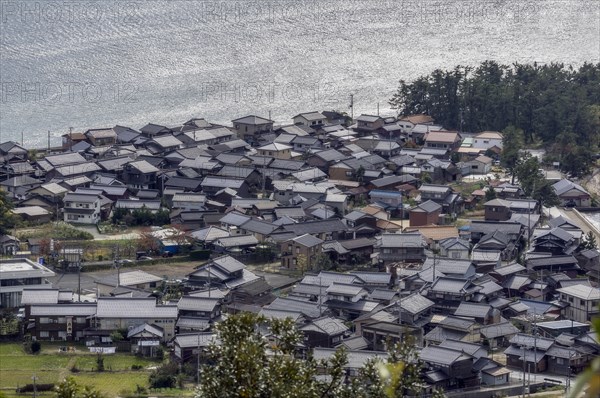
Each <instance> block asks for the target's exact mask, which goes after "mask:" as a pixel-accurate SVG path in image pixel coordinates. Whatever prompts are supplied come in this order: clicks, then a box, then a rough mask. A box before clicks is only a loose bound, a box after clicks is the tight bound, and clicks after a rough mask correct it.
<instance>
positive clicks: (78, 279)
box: [77, 261, 81, 303]
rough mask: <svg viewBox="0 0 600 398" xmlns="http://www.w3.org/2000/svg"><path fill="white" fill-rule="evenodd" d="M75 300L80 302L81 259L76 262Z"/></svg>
mask: <svg viewBox="0 0 600 398" xmlns="http://www.w3.org/2000/svg"><path fill="white" fill-rule="evenodd" d="M77 302H78V303H81V261H80V262H79V263H78V264H77Z"/></svg>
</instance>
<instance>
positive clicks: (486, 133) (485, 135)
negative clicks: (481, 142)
mask: <svg viewBox="0 0 600 398" xmlns="http://www.w3.org/2000/svg"><path fill="white" fill-rule="evenodd" d="M475 138H487V139H496V140H501V139H502V138H503V137H502V134H501V133H499V132H497V131H482V132H481V133H479V134H477V135H476V136H475Z"/></svg>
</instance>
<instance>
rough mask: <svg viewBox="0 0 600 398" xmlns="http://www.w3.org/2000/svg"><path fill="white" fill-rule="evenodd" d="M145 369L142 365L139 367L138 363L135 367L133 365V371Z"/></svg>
mask: <svg viewBox="0 0 600 398" xmlns="http://www.w3.org/2000/svg"><path fill="white" fill-rule="evenodd" d="M143 368H144V367H143V366H142V365H138V364H136V363H134V364H133V365H131V370H142V369H143Z"/></svg>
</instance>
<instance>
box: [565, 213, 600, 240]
mask: <svg viewBox="0 0 600 398" xmlns="http://www.w3.org/2000/svg"><path fill="white" fill-rule="evenodd" d="M559 211H560V212H561V213H562V215H563V216H564V217H567V218H569V219H570V220H572V221H573V222H574V223H576V224H577V226H579V228H581V230H582V231H583V233H584V234H587V233H589V232H590V231H591V232H592V234H594V236H596V242H600V231H598V230H597V229H596V228H590V226H591V223H590V222H589V221H588V220H586V219H585V218H584V217H583V216H582V215H581V214H579V212H577V211H574V210H573V209H559Z"/></svg>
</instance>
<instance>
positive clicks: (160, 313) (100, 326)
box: [90, 297, 177, 342]
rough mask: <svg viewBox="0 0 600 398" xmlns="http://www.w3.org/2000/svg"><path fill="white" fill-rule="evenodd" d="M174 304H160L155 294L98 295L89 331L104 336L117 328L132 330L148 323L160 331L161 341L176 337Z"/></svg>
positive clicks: (175, 310) (175, 307)
mask: <svg viewBox="0 0 600 398" xmlns="http://www.w3.org/2000/svg"><path fill="white" fill-rule="evenodd" d="M176 322H177V306H176V305H159V304H157V303H156V299H155V298H154V297H149V298H132V297H126V298H121V297H99V298H98V301H97V309H96V316H95V318H94V319H93V325H92V328H93V329H94V330H93V331H90V332H91V334H92V335H93V334H96V335H105V334H106V332H113V331H115V330H119V329H128V330H129V329H132V328H134V327H137V326H140V325H143V324H144V323H147V324H148V325H156V326H158V327H160V328H162V330H163V333H164V335H163V342H167V341H170V340H171V339H172V338H173V337H175V323H176Z"/></svg>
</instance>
